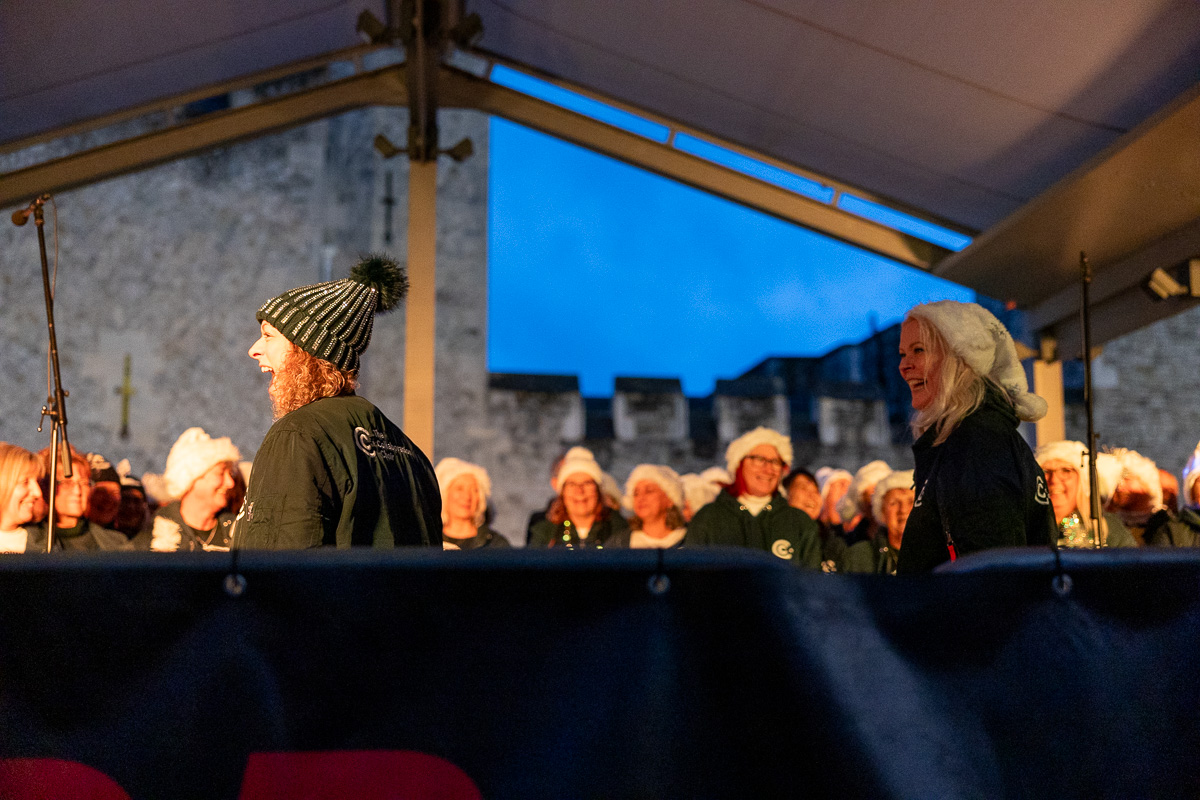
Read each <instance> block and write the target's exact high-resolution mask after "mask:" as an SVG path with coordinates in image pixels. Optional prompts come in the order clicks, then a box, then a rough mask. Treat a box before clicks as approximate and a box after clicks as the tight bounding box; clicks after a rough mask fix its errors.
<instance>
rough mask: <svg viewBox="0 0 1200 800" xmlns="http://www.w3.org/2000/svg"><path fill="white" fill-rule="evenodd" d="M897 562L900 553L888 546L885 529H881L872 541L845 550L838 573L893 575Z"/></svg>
mask: <svg viewBox="0 0 1200 800" xmlns="http://www.w3.org/2000/svg"><path fill="white" fill-rule="evenodd" d="M899 560H900V551H899V550H893V549H892V548H891V547H890V546H889V545H888V542H887V528H882V529H881V530H880V531H879V534H878V535H877V536H876V537H875V538H874V539H864V540H862V541H860V542H855V543H854V544H852V545H850V546H849V547H848V548H846V552H845V554H843V556H842V563H841V568H840V569H839V570H838V572H855V573H860V574H867V575H895V574H896V564H897V562H898V561H899Z"/></svg>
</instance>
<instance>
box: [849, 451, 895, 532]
mask: <svg viewBox="0 0 1200 800" xmlns="http://www.w3.org/2000/svg"><path fill="white" fill-rule="evenodd" d="M891 471H892V468H891V467H889V466H888V465H887V462H886V461H872V462H870V463H869V464H866V465H864V466H863V467H861V468H860V469H859V470H858V472H856V473H854V480H853V481H851V482H850V488H849V489H847V490H846V493H845V494H844V495H842V499H841V500H839V501H838V505H837V512H838V516H839V517H841V518H842V522H849V521H850V520H852V519H854V517H855V516H856V515H857V514H859V513H866V512H867V510H868V509H866V508H865V507H860V506H859V504H858V501H859V497H860V495H862V493H863V492H865V491H866V490H867V489H868V488H870V487H872V486H874V485H876V484H877V483H879V481H881V480H883V479H884V478H885V477H887V476H888V474H889V473H891Z"/></svg>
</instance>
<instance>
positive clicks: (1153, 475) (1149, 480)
mask: <svg viewBox="0 0 1200 800" xmlns="http://www.w3.org/2000/svg"><path fill="white" fill-rule="evenodd" d="M1112 454H1113V456H1115V457H1116V459H1117V461H1118V462H1119V463H1120V464H1121V477H1122V478H1124V477H1126V476H1130V477H1133V478H1135V479H1136V480H1137V481H1139V482H1140V483H1142V484H1143V485H1145V487H1146V490H1147V491H1148V492H1149V493H1150V500H1151V502H1152V504H1153V508H1155V509H1159V508H1162V507H1163V492H1162V478H1161V477H1159V474H1158V465H1157V464H1155V463H1154V462H1153V461H1151V460H1150V459H1148V458H1146V457H1145V456H1144V455H1142V454H1141V453H1139V452H1138V451H1136V450H1129V449H1127V448H1124V447H1117V448H1114V449H1113V451H1112ZM1113 488H1114V490H1115V488H1116V486H1115V485H1114V487H1113ZM1110 497H1111V495H1110Z"/></svg>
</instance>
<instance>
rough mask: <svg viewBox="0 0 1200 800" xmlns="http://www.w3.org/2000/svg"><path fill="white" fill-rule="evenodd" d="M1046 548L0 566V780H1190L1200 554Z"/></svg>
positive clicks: (13, 786)
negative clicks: (952, 561)
mask: <svg viewBox="0 0 1200 800" xmlns="http://www.w3.org/2000/svg"><path fill="white" fill-rule="evenodd" d="M1059 566H1060V565H1059V563H1058V562H1056V561H1055V558H1054V556H1053V555H1052V554H1051V553H1050V552H1049V551H1047V550H1042V551H1039V550H1024V551H1007V552H995V553H989V554H983V555H981V556H979V557H974V558H964V559H962V560H960V561H959V562H958V563H957V564H956V565H955V566H954V568H953V569H951V570H949V571H948V572H946V573H945V574H940V575H934V576H926V577H922V578H885V577H874V576H862V577H857V576H840V575H823V574H817V573H807V572H799V571H796V570H795V569H793V568H792V567H790V566H788V565H786V564H783V563H780V562H777V561H776V560H775V559H773V558H772V557H771V556H769V555H760V554H757V553H750V552H746V551H730V550H724V551H722V550H708V551H695V550H693V551H687V550H684V551H672V552H667V553H662V554H659V553H655V552H653V551H651V552H647V551H624V552H608V553H601V554H588V553H547V552H522V551H520V550H514V551H507V552H498V553H487V552H473V553H441V552H417V551H409V552H388V553H382V552H374V551H354V552H312V553H288V554H268V553H244V554H242V555H241V556H240V563H239V564H238V566H237V569H238V572H239V573H240V575H241V576H243V577H244V585H243V584H242V582H241V581H240V580H238V579H235V578H230V577H229V574H230V557H229V556H227V555H221V554H178V555H174V556H161V555H155V554H148V553H147V554H122V555H94V556H61V555H58V556H56V555H51V556H44V555H40V556H22V557H12V558H5V559H0V797H4V798H13V799H14V800H24V798H34V797H37V798H41V800H58V799H59V798H72V800H78V798H91V799H92V800H100V798H104V799H105V800H116V798H126V797H128V798H135V799H138V800H140V799H141V798H171V799H174V798H206V799H208V798H218V799H220V798H231V799H232V798H240V800H262V799H263V798H272V800H275V799H276V798H278V800H283V798H343V797H344V798H356V799H357V800H376V799H377V798H378V799H382V798H468V797H480V796H481V797H487V798H590V797H595V798H672V797H738V798H741V797H747V798H755V797H839V798H842V797H871V798H877V797H896V798H956V797H971V798H998V797H1055V798H1063V797H1081V798H1083V797H1086V798H1102V797H1111V798H1130V797H1196V796H1200V736H1198V731H1197V728H1198V725H1200V703H1198V702H1197V699H1198V698H1197V695H1198V693H1200V663H1198V662H1200V637H1198V635H1197V634H1198V633H1200V619H1198V616H1197V612H1198V609H1200V554H1197V553H1195V552H1185V551H1167V550H1131V551H1113V552H1071V553H1064V554H1063V555H1062V560H1061V569H1062V571H1063V572H1064V574H1065V576H1066V577H1065V578H1064V577H1061V576H1060V577H1057V578H1056V571H1057V570H1058V569H1059ZM239 590H240V591H239Z"/></svg>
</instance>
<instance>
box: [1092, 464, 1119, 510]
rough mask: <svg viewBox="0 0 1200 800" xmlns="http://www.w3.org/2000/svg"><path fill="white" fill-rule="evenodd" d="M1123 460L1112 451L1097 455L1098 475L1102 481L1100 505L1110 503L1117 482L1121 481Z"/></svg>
mask: <svg viewBox="0 0 1200 800" xmlns="http://www.w3.org/2000/svg"><path fill="white" fill-rule="evenodd" d="M1121 472H1122V467H1121V460H1120V459H1119V458H1117V457H1116V456H1114V455H1113V454H1112V453H1100V454H1098V455H1097V456H1096V476H1097V478H1098V479H1099V481H1100V505H1102V506H1106V505H1108V501H1109V500H1111V499H1112V496H1113V492H1115V491H1116V490H1117V484H1118V483H1120V482H1121Z"/></svg>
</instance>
